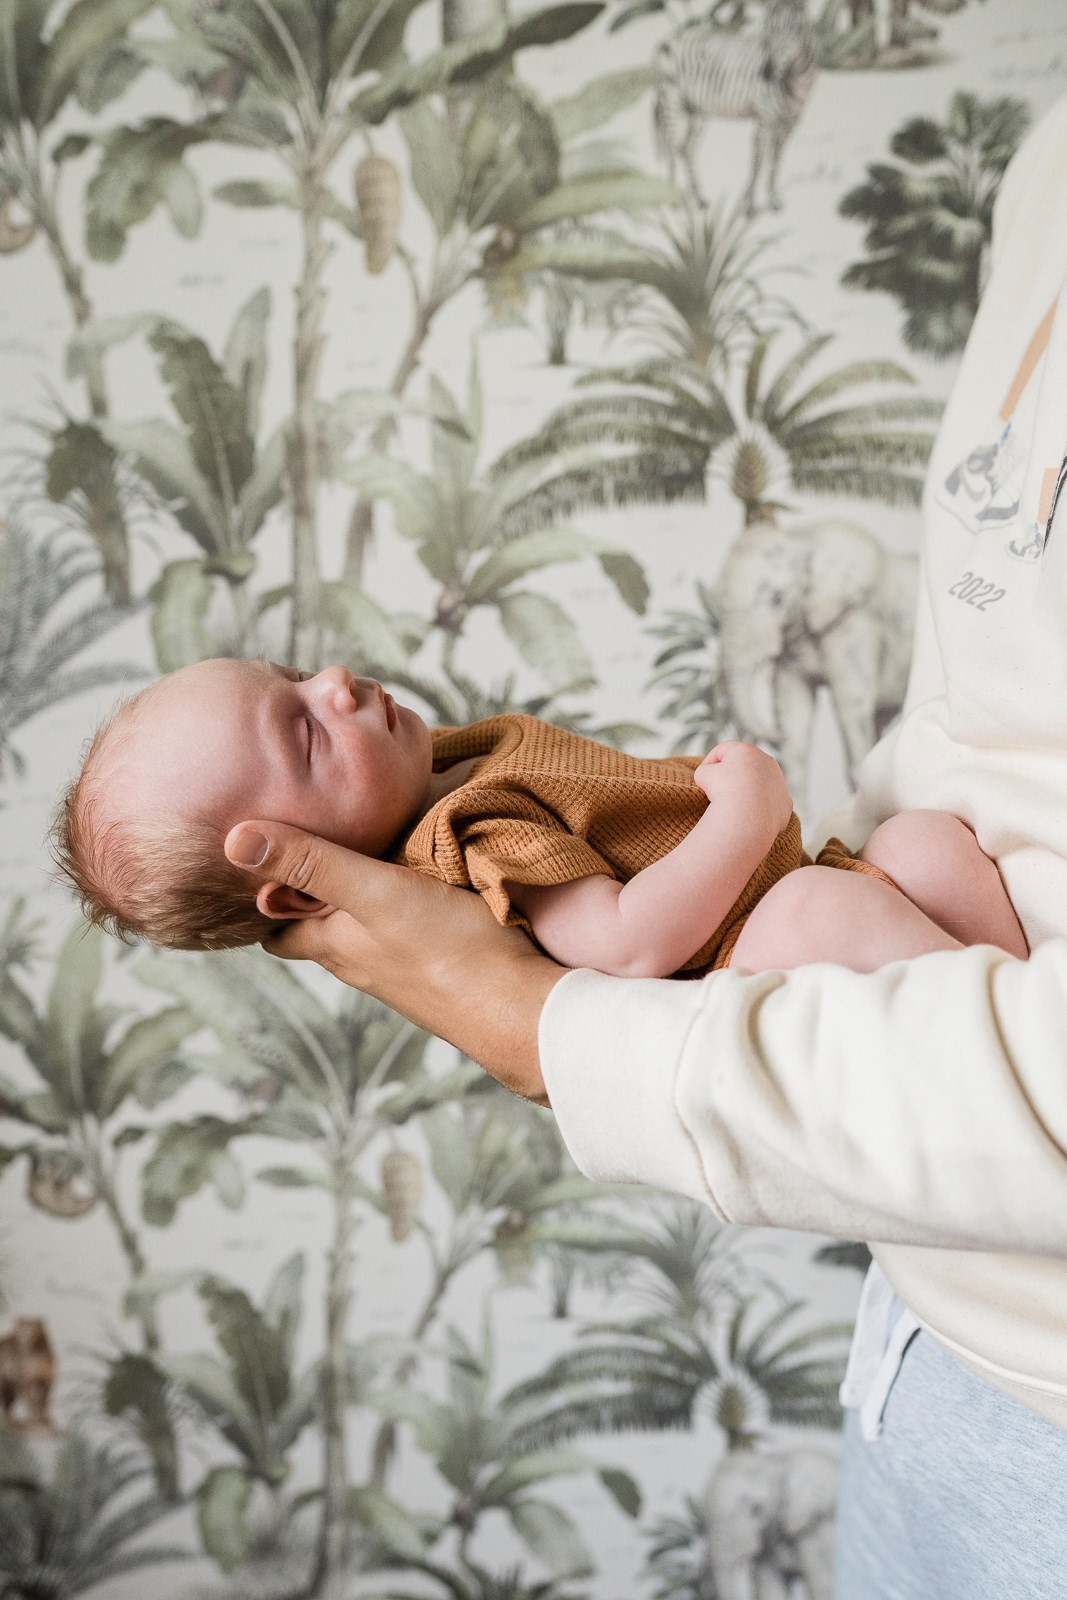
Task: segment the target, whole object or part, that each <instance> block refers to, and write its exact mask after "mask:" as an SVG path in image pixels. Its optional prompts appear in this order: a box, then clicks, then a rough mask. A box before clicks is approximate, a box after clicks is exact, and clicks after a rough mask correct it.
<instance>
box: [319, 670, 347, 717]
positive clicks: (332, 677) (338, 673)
mask: <svg viewBox="0 0 1067 1600" xmlns="http://www.w3.org/2000/svg"><path fill="white" fill-rule="evenodd" d="M315 682H316V683H317V684H319V685H320V686H321V687H322V689H323V690H325V692H326V693H327V694H328V696H329V698H330V700H331V702H332V703H333V704H335V705H337V706H339V707H341V709H342V710H348V709H351V707H352V706H353V705H354V704H355V700H356V693H355V688H356V680H355V678H354V677H353V676H352V674H351V673H350V672H349V670H348V668H347V667H342V666H340V665H337V666H333V667H324V668H323V669H322V671H321V672H319V673H316V675H315Z"/></svg>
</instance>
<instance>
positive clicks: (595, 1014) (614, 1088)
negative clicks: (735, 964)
mask: <svg viewBox="0 0 1067 1600" xmlns="http://www.w3.org/2000/svg"><path fill="white" fill-rule="evenodd" d="M714 981H715V979H714V978H710V979H708V978H705V979H704V980H703V981H702V982H695V983H685V984H683V983H680V982H679V981H678V980H676V979H669V978H626V979H624V978H613V977H607V976H606V975H605V974H604V973H601V972H591V971H586V970H584V969H583V970H581V971H577V972H570V973H568V974H567V976H566V977H565V978H562V979H561V980H560V981H559V983H557V984H556V986H555V988H553V989H552V991H551V992H550V994H549V997H548V1000H547V1001H546V1003H545V1006H544V1008H543V1010H542V1013H541V1023H540V1028H539V1032H538V1045H539V1049H540V1055H541V1072H542V1075H543V1077H544V1080H545V1087H546V1089H547V1090H548V1097H549V1100H550V1101H551V1103H552V1110H553V1112H554V1113H555V1116H556V1121H557V1123H558V1125H559V1131H560V1133H561V1135H562V1136H563V1141H564V1143H565V1144H566V1146H567V1149H568V1150H569V1151H570V1153H571V1156H572V1157H573V1158H574V1161H575V1163H576V1164H577V1166H578V1168H579V1170H580V1171H581V1172H583V1173H584V1174H585V1175H586V1177H587V1178H593V1179H595V1180H596V1181H597V1182H599V1183H643V1184H651V1185H653V1186H654V1187H657V1188H663V1189H670V1190H671V1191H672V1192H673V1193H675V1194H687V1195H690V1196H691V1197H692V1198H693V1199H695V1200H700V1201H702V1202H703V1203H704V1204H705V1205H712V1207H713V1209H714V1210H715V1211H716V1212H717V1213H718V1214H719V1215H720V1216H721V1215H722V1213H721V1211H720V1210H719V1208H718V1207H717V1206H715V1205H714V1202H713V1200H712V1197H711V1195H710V1193H709V1191H708V1187H707V1184H706V1182H705V1181H704V1177H703V1172H702V1169H701V1165H700V1162H699V1160H698V1158H697V1153H696V1149H695V1146H694V1145H693V1142H692V1139H691V1137H690V1135H689V1134H688V1133H687V1132H686V1131H685V1129H684V1128H683V1126H682V1123H681V1120H680V1118H679V1116H678V1112H677V1109H676V1105H675V1082H676V1078H677V1074H678V1069H679V1065H680V1063H681V1061H682V1057H683V1054H684V1049H685V1041H686V1038H687V1036H688V1034H689V1030H690V1027H691V1026H692V1023H693V1021H694V1019H695V1018H696V1016H697V1015H698V1013H699V1011H700V1009H701V1004H700V1001H701V991H702V990H703V987H704V984H705V983H708V982H714Z"/></svg>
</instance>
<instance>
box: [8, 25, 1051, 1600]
mask: <svg viewBox="0 0 1067 1600" xmlns="http://www.w3.org/2000/svg"><path fill="white" fill-rule="evenodd" d="M1065 87H1067V13H1065V11H1064V8H1063V6H1062V0H704V3H703V5H700V4H698V3H695V0H693V3H691V0H546V3H540V4H539V3H536V0H533V3H531V0H524V3H523V5H522V6H521V8H520V6H519V4H518V0H74V3H73V4H72V3H70V0H0V357H2V360H3V371H4V385H3V408H2V422H0V430H2V441H0V442H2V451H0V1173H2V1177H0V1183H2V1192H0V1200H2V1207H3V1209H2V1217H0V1408H2V1411H0V1596H2V1597H3V1600H74V1597H76V1596H77V1597H80V1596H91V1597H93V1600H105V1597H106V1600H140V1597H142V1596H144V1595H145V1594H147V1593H151V1594H152V1595H154V1596H159V1597H161V1600H172V1597H174V1600H209V1597H211V1600H214V1597H218V1600H244V1597H248V1600H252V1597H257V1600H258V1597H263V1600H282V1597H285V1600H312V1597H314V1600H349V1597H351V1600H357V1597H359V1600H401V1597H411V1600H418V1597H428V1600H429V1597H442V1600H447V1597H454V1600H743V1597H750V1596H752V1595H753V1594H755V1593H758V1594H759V1595H760V1597H761V1600H829V1596H830V1567H829V1560H830V1548H831V1540H832V1531H833V1515H834V1501H835V1491H836V1470H837V1466H836V1463H837V1434H838V1428H839V1424H840V1413H839V1410H838V1404H837V1388H838V1384H839V1382H840V1379H841V1376H842V1372H843V1365H844V1357H845V1352H846V1349H847V1341H848V1332H849V1323H850V1318H851V1316H852V1313H853V1311H854V1307H855V1302H856V1297H857V1294H858V1287H859V1282H860V1273H861V1271H862V1269H863V1266H864V1262H865V1252H864V1251H863V1248H862V1246H860V1245H858V1244H856V1243H855V1242H852V1241H845V1240H817V1239H811V1238H804V1237H800V1236H785V1235H781V1236H774V1237H772V1236H770V1235H765V1234H745V1233H742V1232H740V1231H737V1230H732V1229H730V1228H726V1227H721V1226H719V1225H718V1224H717V1223H716V1221H715V1220H714V1218H713V1217H712V1216H711V1215H710V1214H709V1213H707V1212H702V1211H700V1210H699V1209H697V1208H696V1207H694V1206H690V1205H689V1204H688V1203H682V1202H680V1201H677V1200H674V1199H671V1198H669V1197H665V1196H659V1195H656V1194H653V1193H651V1192H640V1191H637V1190H626V1189H604V1188H595V1187H594V1186H592V1185H591V1184H589V1183H587V1182H586V1181H585V1180H584V1179H582V1178H581V1177H580V1176H579V1175H578V1174H577V1173H576V1171H575V1170H574V1168H573V1166H572V1165H571V1163H570V1162H569V1160H568V1157H567V1155H566V1153H565V1151H564V1150H563V1148H562V1146H561V1144H560V1141H559V1140H558V1138H557V1136H556V1134H555V1131H554V1126H553V1123H552V1119H551V1116H550V1115H549V1114H548V1113H546V1112H542V1111H539V1110H537V1109H535V1108H532V1107H529V1106H526V1105H525V1104H523V1103H520V1102H518V1101H515V1100H513V1099H511V1098H510V1097H509V1096H507V1095H506V1094H504V1093H503V1092H502V1091H497V1090H496V1088H495V1087H494V1086H492V1085H490V1084H488V1083H487V1082H485V1081H484V1080H483V1079H482V1077H481V1074H480V1073H479V1071H478V1070H477V1068H475V1067H474V1066H473V1064H472V1063H470V1062H469V1061H467V1060H465V1059H463V1058H462V1057H460V1056H458V1055H457V1053H456V1052H455V1051H453V1050H451V1049H450V1048H449V1047H446V1046H444V1045H442V1044H440V1043H439V1042H437V1041H433V1040H430V1039H428V1038H427V1037H425V1036H424V1035H422V1034H421V1033H419V1032H418V1031H417V1030H415V1029H413V1028H412V1027H411V1026H410V1025H408V1024H406V1023H404V1022H402V1021H401V1020H400V1019H399V1018H397V1017H396V1016H394V1015H392V1014H391V1013H389V1012H388V1011H386V1010H385V1009H384V1008H382V1007H381V1006H380V1005H378V1004H376V1003H373V1002H370V1001H368V1000H365V999H364V998H362V997H360V996H358V995H356V994H353V993H351V992H348V991H345V990H342V989H341V987H340V986H339V985H337V984H335V983H333V982H332V981H331V980H329V979H328V978H327V977H326V976H325V975H324V974H322V973H320V972H318V971H308V970H305V969H304V968H303V967H291V966H283V965H282V964H280V963H277V962H273V961H271V960H270V958H268V957H266V956H264V955H262V954H261V953H260V952H257V951H243V952H240V953H230V954H224V955H216V956H198V955H184V954H176V953H167V954H163V953H159V952H153V951H150V950H148V949H147V948H137V947H124V946H122V945H121V944H119V943H118V942H117V941H115V940H111V939H109V938H107V937H106V936H105V935H103V934H101V933H99V932H96V931H95V930H91V929H88V928H86V927H85V926H83V925H82V924H81V923H80V921H79V919H78V916H77V914H76V912H75V910H74V907H73V904H72V902H71V901H70V899H69V898H68V896H67V895H66V894H65V892H64V891H63V890H62V889H60V888H59V887H58V886H57V885H56V883H55V882H54V881H53V879H52V877H51V861H50V855H49V850H48V846H47V843H46V834H47V830H48V826H49V822H50V819H51V815H52V812H53V808H54V805H55V802H56V798H57V795H58V793H59V791H60V789H61V787H62V785H63V783H64V782H65V781H66V780H67V779H68V778H69V776H70V775H71V773H72V771H73V770H74V768H75V767H76V764H77V761H78V755H79V751H80V750H81V748H82V746H83V744H84V742H85V740H86V739H87V737H88V735H89V734H90V733H91V732H92V730H93V729H94V727H95V726H96V725H97V723H98V722H99V720H100V718H101V717H102V716H103V715H104V713H105V712H106V710H107V708H108V707H109V705H110V704H111V703H112V702H113V700H114V699H115V698H116V697H117V696H118V695H120V694H127V693H130V692H132V691H135V690H137V689H138V688H140V687H142V686H143V685H145V684H147V683H149V682H151V681H152V680H153V678H155V677H157V676H158V675H159V674H161V673H163V672H165V671H168V670H170V669H172V668H174V667H176V666H180V665H182V664H184V663H188V662H193V661H197V660H200V659H203V658H207V657H211V656H216V655H229V656H260V655H267V656H268V657H270V658H272V659H274V660H278V661H283V662H290V663H295V664H298V665H300V666H301V667H305V668H309V669H311V668H318V667H319V666H321V665H324V664H326V663H329V662H332V661H343V662H345V663H347V664H348V665H349V666H351V667H352V668H353V669H354V670H356V671H359V672H361V673H365V674H368V675H371V676H374V677H377V678H379V679H380V680H381V681H382V682H383V683H384V684H385V686H386V687H387V688H389V689H390V690H391V691H392V692H393V693H394V694H396V695H397V696H399V697H400V698H401V699H402V700H405V701H406V702H408V703H411V704H412V705H416V706H417V707H419V708H420V709H421V710H422V712H423V714H424V715H425V716H426V717H427V718H428V719H429V720H431V721H434V722H461V721H469V720H473V719H475V718H478V717H481V716H485V715H489V714H491V713H493V712H495V711H498V710H501V709H505V708H515V709H523V710H529V711H534V712H536V713H537V714H539V715H541V716H543V717H546V718H548V719H549V720H552V721H556V722H558V723H560V724H562V725H564V726H566V727H569V728H572V729H575V730H577V731H579V732H582V733H585V734H588V735H590V736H593V737H596V738H599V739H601V740H604V741H606V742H608V743H614V744H618V745H620V746H623V747H625V748H627V749H631V750H634V751H635V752H637V753H640V754H666V753H669V752H671V751H685V752H688V753H703V752H704V751H705V750H706V749H708V748H710V747H711V745H712V744H714V743H715V742H717V741H718V740H719V739H720V738H722V737H724V736H737V737H742V738H747V739H751V740H754V741H756V742H759V743H761V744H762V745H763V746H764V747H765V748H767V749H768V750H770V751H772V752H773V753H774V754H775V755H776V756H777V757H778V758H779V760H780V761H781V762H782V765H783V767H784V769H785V771H786V773H787V776H788V778H789V782H790V786H791V789H792V793H793V795H794V799H795V803H796V806H797V809H798V811H800V813H801V815H802V817H803V819H804V821H805V823H806V824H807V825H809V826H812V827H813V826H814V824H815V823H816V821H817V819H818V818H819V817H820V816H821V815H822V814H823V813H824V812H826V811H827V810H828V809H830V808H832V807H833V806H834V805H835V804H836V803H838V802H839V801H840V800H842V799H843V798H844V796H845V795H846V794H847V792H848V787H849V783H850V781H851V778H852V775H853V773H854V771H855V768H856V764H857V762H858V761H859V760H860V759H861V757H862V756H863V754H864V752H865V751H866V750H867V749H868V748H869V747H870V745H871V744H872V742H873V741H874V740H875V739H876V738H877V736H878V734H879V732H880V731H881V730H882V729H883V728H884V727H885V726H886V724H887V723H888V722H889V721H890V720H891V718H892V717H893V715H894V714H895V712H896V710H897V708H898V707H899V704H900V702H901V698H902V695H903V692H904V684H905V676H906V671H907V662H908V653H909V635H910V618H911V611H912V606H913V603H914V596H915V585H916V554H915V552H916V548H917V540H918V528H919V510H918V507H919V499H920V493H921V486H922V480H923V471H924V464H925V461H926V459H927V455H928V452H929V450H930V446H931V442H932V439H933V435H934V432H935V430H936V427H937V422H938V416H939V413H940V409H941V406H942V404H943V402H944V399H945V396H946V395H947V392H948V390H949V387H950V385H951V383H952V377H953V372H954V369H955V363H956V359H957V357H958V354H959V352H960V350H961V348H962V346H963V343H964V340H965V338H966V335H967V331H968V328H969V326H970V323H971V320H972V318H973V315H974V311H975V307H976V303H977V300H978V297H979V295H980V292H981V288H982V282H983V275H984V273H985V270H986V263H987V255H988V248H989V241H990V230H991V216H992V209H993V202H994V199H995V196H996V192H997V187H998V184H999V181H1000V179H1001V176H1002V174H1003V171H1004V169H1005V166H1006V165H1007V163H1008V161H1009V160H1010V158H1011V156H1012V154H1013V152H1014V151H1015V149H1016V148H1017V147H1018V145H1019V143H1020V142H1021V140H1022V139H1023V138H1024V137H1025V135H1026V132H1027V130H1028V128H1029V127H1030V126H1031V125H1032V124H1033V123H1034V122H1035V121H1036V120H1037V118H1038V117H1039V116H1040V115H1041V113H1042V112H1043V111H1044V110H1045V109H1046V108H1047V107H1048V106H1049V105H1050V104H1051V103H1052V101H1053V100H1054V99H1055V98H1056V97H1057V96H1058V95H1059V94H1060V93H1061V92H1062V91H1063V90H1064V88H1065ZM846 637H847V639H848V640H849V641H850V643H849V647H848V649H844V648H842V641H843V640H844V639H845V638H846ZM862 1065H863V1064H862V1059H859V1060H858V1061H857V1071H861V1070H862Z"/></svg>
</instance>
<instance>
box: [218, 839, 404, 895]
mask: <svg viewBox="0 0 1067 1600" xmlns="http://www.w3.org/2000/svg"><path fill="white" fill-rule="evenodd" d="M224 848H225V851H226V855H227V856H228V858H229V859H230V860H231V861H232V862H233V864H234V866H237V867H242V868H243V869H244V870H245V871H246V872H248V873H250V874H251V875H252V876H253V877H255V878H258V879H259V880H261V881H262V882H265V883H285V884H288V885H289V887H290V888H292V889H299V890H301V891H302V892H303V893H304V894H307V895H311V896H313V897H314V898H315V899H316V900H322V901H324V902H325V904H326V905H330V906H337V907H340V908H341V909H342V910H344V911H348V912H350V913H352V914H355V913H357V911H358V912H360V913H362V916H363V918H366V917H367V916H372V915H373V914H374V912H375V910H376V909H377V908H380V907H381V906H382V905H383V903H384V902H385V901H386V900H387V899H388V897H389V895H390V893H391V892H395V882H396V875H397V874H398V873H399V872H401V868H399V867H394V866H391V865H390V864H389V863H388V862H385V861H375V860H373V859H372V858H371V857H369V856H360V855H357V854H356V853H355V851H353V850H346V849H345V848H344V847H343V846H342V845H337V844H331V843H330V842H329V840H327V839H320V838H319V837H318V836H317V835H316V834H313V833H305V832H304V830H303V829H302V828H292V827H290V826H289V825H288V824H287V823H282V822H239V823H237V825H236V826H235V827H233V828H231V829H230V831H229V833H228V834H227V835H226V840H225V846H224Z"/></svg>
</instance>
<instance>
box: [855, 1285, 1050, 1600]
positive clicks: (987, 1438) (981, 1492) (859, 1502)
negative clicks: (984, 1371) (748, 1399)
mask: <svg viewBox="0 0 1067 1600" xmlns="http://www.w3.org/2000/svg"><path fill="white" fill-rule="evenodd" d="M882 1281H883V1284H884V1279H883V1280H882ZM883 1309H884V1312H885V1316H884V1328H883V1330H882V1341H881V1346H882V1347H881V1352H871V1351H870V1349H869V1348H868V1351H867V1355H868V1358H869V1359H868V1361H867V1363H866V1367H867V1371H866V1374H863V1373H862V1372H861V1373H860V1374H859V1375H857V1374H855V1373H850V1380H851V1381H849V1380H846V1386H845V1391H844V1392H843V1398H844V1399H845V1401H846V1403H847V1404H849V1405H850V1407H851V1408H850V1409H849V1410H848V1411H847V1424H846V1429H845V1457H844V1472H843V1475H842V1481H841V1496H840V1500H839V1504H838V1517H837V1560H836V1571H835V1584H834V1600H1067V1431H1064V1430H1063V1429H1061V1428H1057V1427H1055V1426H1054V1425H1053V1424H1052V1423H1050V1422H1046V1421H1045V1420H1044V1419H1043V1418H1042V1417H1039V1416H1037V1415H1036V1413H1035V1412H1033V1411H1030V1410H1029V1409H1028V1408H1027V1407H1026V1406H1023V1405H1020V1404H1019V1403H1018V1401H1015V1400H1012V1399H1009V1397H1008V1396H1007V1395H1005V1394H1002V1393H1001V1391H1000V1390H999V1389H995V1388H994V1387H993V1386H992V1385H991V1384H989V1383H986V1382H985V1381H984V1380H983V1379H982V1378H979V1377H976V1376H975V1375H974V1374H973V1373H972V1372H970V1371H969V1369H968V1368H966V1367H964V1366H962V1365H961V1364H960V1362H958V1361H957V1360H955V1358H954V1357H953V1356H951V1355H949V1353H948V1352H947V1351H946V1350H945V1349H943V1347H942V1346H941V1345H939V1344H938V1343H937V1341H936V1340H935V1339H932V1338H931V1337H930V1336H929V1335H928V1334H926V1333H924V1332H922V1331H921V1330H917V1329H916V1328H915V1325H914V1319H912V1318H911V1317H910V1313H908V1312H907V1310H906V1309H905V1307H904V1306H903V1305H901V1303H900V1301H899V1300H897V1299H896V1298H895V1297H893V1296H892V1295H891V1294H890V1295H889V1296H887V1297H886V1300H885V1303H884V1306H881V1307H879V1308H878V1310H879V1312H880V1313H881V1311H882V1310H883ZM879 1320H880V1321H881V1320H882V1319H881V1316H879ZM867 1333H868V1336H869V1334H870V1324H869V1319H868V1328H867ZM1064 1337H1065V1339H1067V1329H1065V1330H1064ZM879 1353H880V1354H881V1357H882V1359H881V1361H873V1362H872V1360H871V1359H870V1357H871V1356H872V1355H877V1354H879ZM864 1378H865V1379H866V1381H863V1380H864ZM865 1435H866V1436H865Z"/></svg>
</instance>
